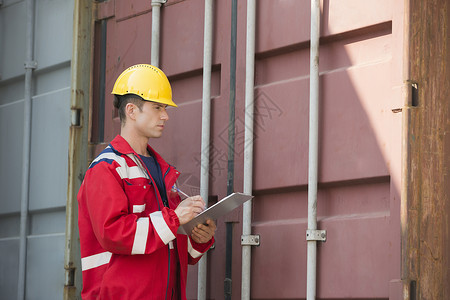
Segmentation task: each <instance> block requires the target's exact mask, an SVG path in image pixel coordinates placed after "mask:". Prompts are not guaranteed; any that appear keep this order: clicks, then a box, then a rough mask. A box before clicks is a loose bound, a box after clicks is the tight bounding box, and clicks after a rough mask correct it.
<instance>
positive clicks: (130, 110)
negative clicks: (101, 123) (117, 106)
mask: <svg viewBox="0 0 450 300" xmlns="http://www.w3.org/2000/svg"><path fill="white" fill-rule="evenodd" d="M136 109H137V106H136V105H134V104H133V103H127V105H126V106H125V115H126V116H127V118H130V119H132V120H135V119H136V115H135V112H136Z"/></svg>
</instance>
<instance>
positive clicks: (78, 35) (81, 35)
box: [63, 0, 93, 300]
mask: <svg viewBox="0 0 450 300" xmlns="http://www.w3.org/2000/svg"><path fill="white" fill-rule="evenodd" d="M92 12H93V9H92V1H90V0H77V1H75V6H74V27H73V49H72V80H71V97H70V105H71V111H72V114H73V116H74V117H73V118H72V124H71V126H70V135H69V141H68V142H69V153H68V158H69V161H68V164H69V178H68V183H67V205H66V240H65V256H64V269H65V280H64V293H63V299H64V300H74V299H81V298H80V293H81V287H82V283H81V259H80V246H79V234H78V226H77V224H78V221H77V220H78V204H77V193H78V189H79V187H80V185H81V182H82V180H83V176H84V172H85V171H86V169H87V160H88V157H87V151H86V149H87V146H88V129H89V95H90V82H91V78H90V77H89V76H86V74H90V73H91V49H92V48H91V25H92Z"/></svg>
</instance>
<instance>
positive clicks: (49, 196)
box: [0, 0, 73, 299]
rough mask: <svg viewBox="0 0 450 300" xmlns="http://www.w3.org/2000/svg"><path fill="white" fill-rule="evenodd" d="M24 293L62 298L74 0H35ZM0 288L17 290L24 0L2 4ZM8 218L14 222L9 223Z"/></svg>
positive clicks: (7, 293)
mask: <svg viewBox="0 0 450 300" xmlns="http://www.w3.org/2000/svg"><path fill="white" fill-rule="evenodd" d="M35 9H36V10H35V18H36V22H35V41H34V53H35V60H36V61H37V62H38V68H37V69H36V70H35V71H34V75H33V91H32V95H33V98H32V139H31V155H30V186H29V189H30V199H29V231H28V247H27V269H26V299H61V297H62V293H63V285H64V240H65V238H64V236H65V206H66V197H67V181H68V177H67V174H68V169H67V167H68V163H67V156H68V140H69V126H70V102H69V99H70V60H71V49H72V47H71V45H72V22H67V20H72V17H73V1H67V0H57V1H36V8H35ZM0 20H1V23H2V24H3V25H2V26H1V27H0V31H1V34H0V37H1V41H0V43H1V45H2V47H1V48H2V50H1V52H0V74H1V78H0V95H1V96H0V98H1V100H0V122H1V126H0V128H1V129H0V143H1V145H2V147H1V148H0V157H1V158H0V163H1V165H2V166H3V167H2V168H1V171H0V172H1V178H2V180H1V182H0V188H1V190H2V191H4V192H3V193H2V195H3V196H2V200H1V201H0V224H1V225H0V227H2V228H3V229H2V232H1V236H0V247H1V248H2V250H1V252H2V256H1V257H0V274H1V275H0V290H1V291H2V292H1V295H0V298H1V299H15V298H16V297H17V278H18V273H17V269H18V249H19V239H18V234H19V218H20V214H19V211H20V198H21V195H20V190H21V189H20V183H21V181H22V174H21V164H22V158H21V155H20V153H21V149H22V140H23V138H22V135H23V94H24V84H23V81H24V76H23V74H24V68H23V66H24V61H25V52H24V51H25V50H24V49H25V41H26V39H25V1H3V5H2V6H0ZM12 225H14V226H12Z"/></svg>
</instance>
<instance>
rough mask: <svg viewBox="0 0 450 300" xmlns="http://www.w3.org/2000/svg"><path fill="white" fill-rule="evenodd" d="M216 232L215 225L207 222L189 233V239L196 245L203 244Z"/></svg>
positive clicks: (211, 221)
mask: <svg viewBox="0 0 450 300" xmlns="http://www.w3.org/2000/svg"><path fill="white" fill-rule="evenodd" d="M215 232H216V223H215V222H214V221H213V220H207V221H206V224H199V225H197V226H196V227H195V228H194V229H193V230H192V233H191V238H192V239H193V240H194V242H196V243H198V244H204V243H206V242H208V241H209V240H211V239H212V237H213V236H214V233H215Z"/></svg>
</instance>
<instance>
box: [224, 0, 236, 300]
mask: <svg viewBox="0 0 450 300" xmlns="http://www.w3.org/2000/svg"><path fill="white" fill-rule="evenodd" d="M236 40H237V0H233V1H232V2H231V40H230V118H229V123H228V176H227V195H230V194H231V193H233V190H234V146H235V110H236ZM226 240H227V245H226V251H225V255H226V261H225V282H224V297H225V300H230V299H231V294H232V293H231V292H232V283H233V280H232V278H231V277H232V276H231V275H232V272H231V269H232V268H231V267H232V264H233V223H231V222H228V223H227V230H226Z"/></svg>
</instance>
